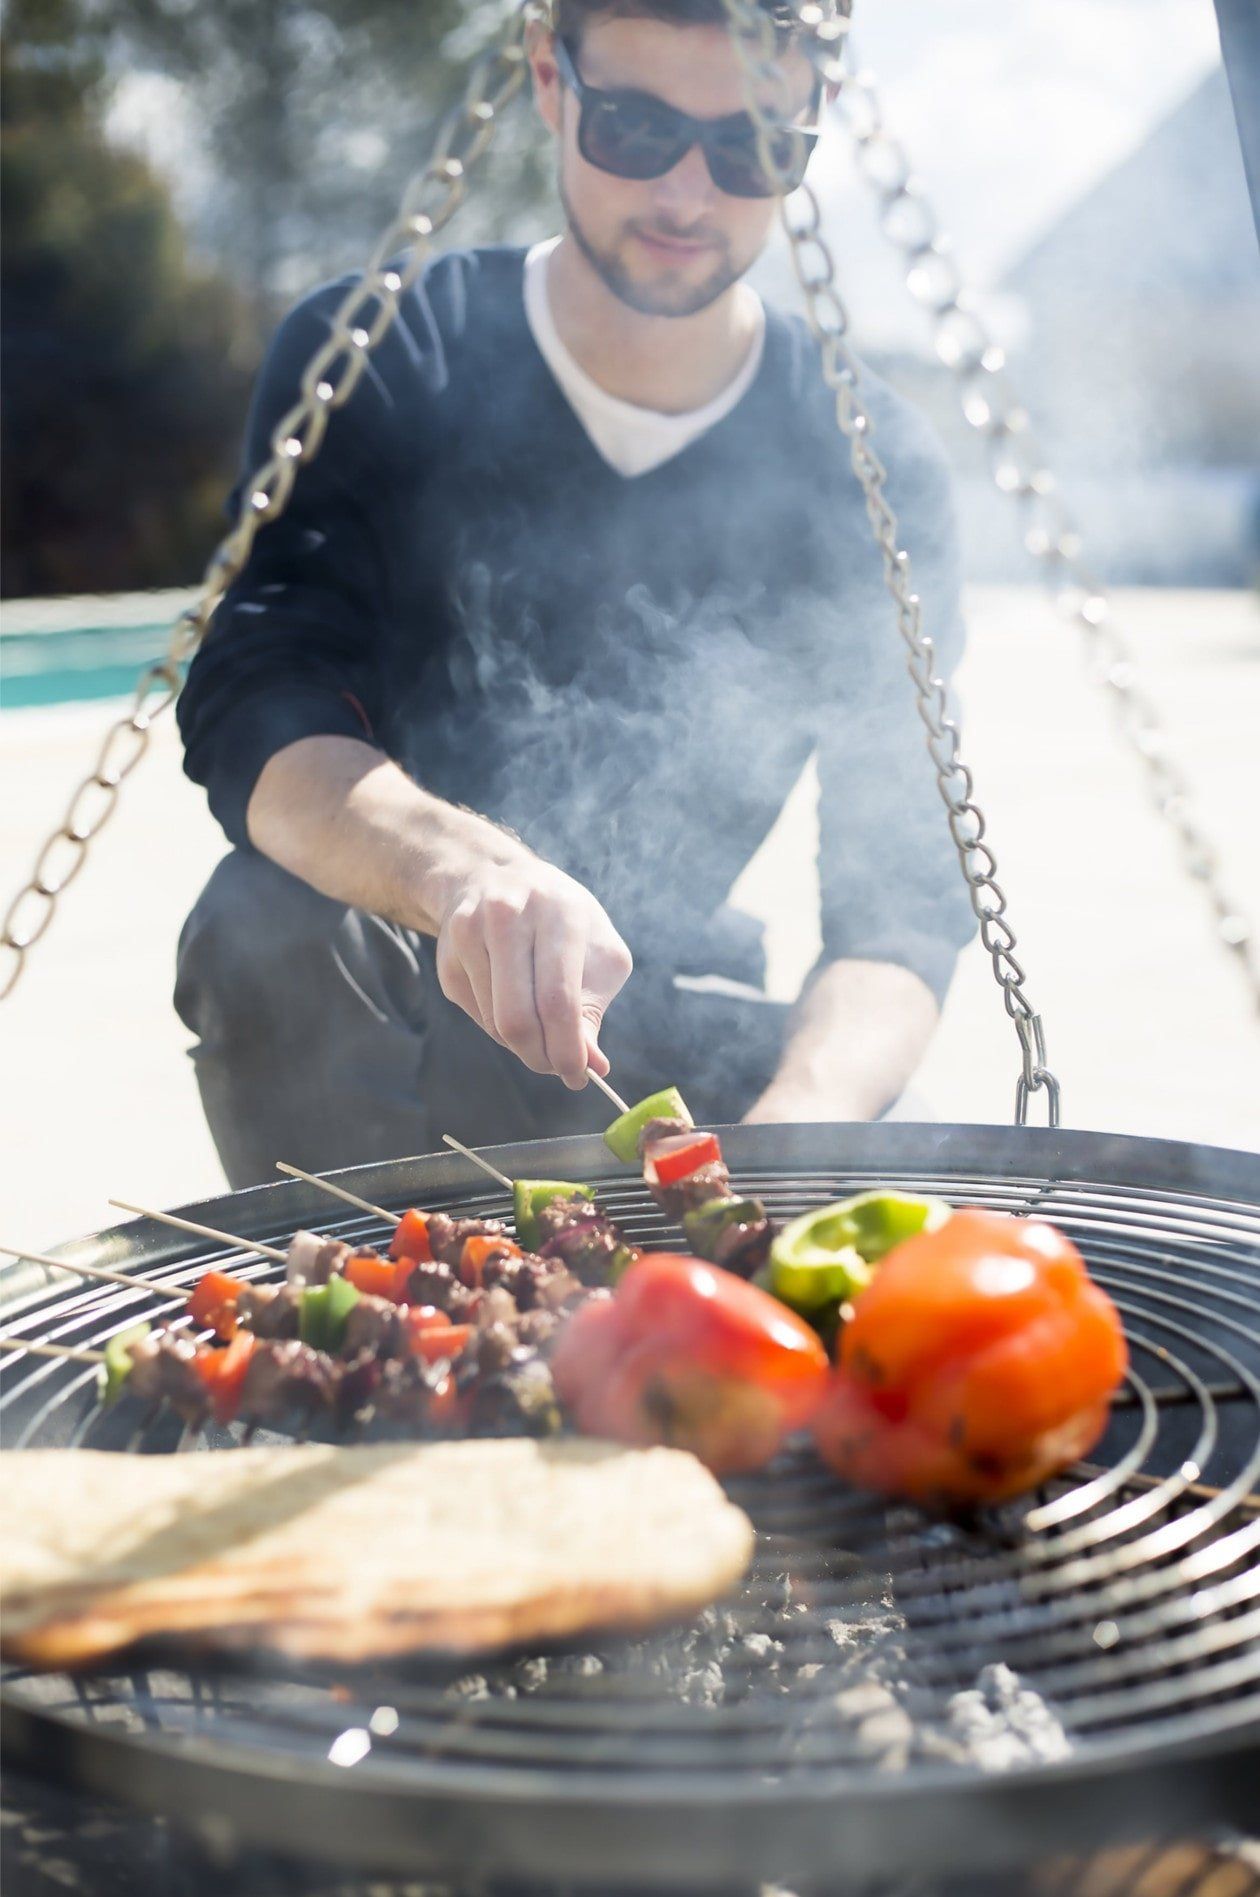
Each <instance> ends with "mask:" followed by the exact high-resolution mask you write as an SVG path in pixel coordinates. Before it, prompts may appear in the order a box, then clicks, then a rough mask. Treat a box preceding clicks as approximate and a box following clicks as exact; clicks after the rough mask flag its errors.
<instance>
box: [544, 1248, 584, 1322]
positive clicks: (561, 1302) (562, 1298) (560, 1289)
mask: <svg viewBox="0 0 1260 1897" xmlns="http://www.w3.org/2000/svg"><path fill="white" fill-rule="evenodd" d="M548 1262H549V1263H551V1264H553V1265H554V1267H555V1269H554V1270H553V1271H552V1273H551V1275H550V1276H549V1277H546V1278H544V1279H543V1280H542V1282H541V1283H540V1285H539V1287H538V1302H539V1308H540V1309H541V1310H544V1311H567V1310H568V1309H569V1307H570V1306H571V1305H574V1304H580V1303H582V1301H583V1300H584V1299H585V1298H587V1297H597V1296H598V1295H599V1291H598V1289H597V1290H595V1291H591V1290H590V1288H589V1287H588V1286H586V1285H584V1284H583V1283H582V1281H581V1279H580V1278H575V1277H574V1275H573V1273H572V1272H571V1271H570V1270H569V1268H568V1266H567V1265H566V1264H564V1262H563V1261H562V1260H561V1259H558V1258H557V1259H551V1260H549V1261H548Z"/></svg>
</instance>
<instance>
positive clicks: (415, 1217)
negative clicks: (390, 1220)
mask: <svg viewBox="0 0 1260 1897" xmlns="http://www.w3.org/2000/svg"><path fill="white" fill-rule="evenodd" d="M389 1255H390V1257H391V1258H393V1259H399V1258H409V1259H410V1260H411V1261H412V1263H413V1264H417V1265H427V1264H430V1263H432V1260H433V1247H432V1246H431V1245H430V1243H429V1221H428V1219H427V1218H426V1217H425V1215H424V1213H423V1212H417V1210H416V1208H415V1206H414V1205H413V1206H412V1207H411V1208H410V1209H409V1210H408V1211H406V1212H404V1213H403V1215H402V1217H401V1218H400V1219H399V1221H398V1229H397V1230H396V1231H395V1233H394V1236H393V1238H392V1239H391V1240H390V1245H389Z"/></svg>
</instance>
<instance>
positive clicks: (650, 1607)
mask: <svg viewBox="0 0 1260 1897" xmlns="http://www.w3.org/2000/svg"><path fill="white" fill-rule="evenodd" d="M752 1545H753V1531H752V1527H751V1524H750V1523H749V1521H748V1519H747V1517H746V1516H745V1515H744V1514H743V1513H742V1512H741V1511H740V1510H739V1509H737V1508H736V1507H734V1505H733V1504H732V1503H730V1502H728V1501H727V1499H726V1497H725V1495H724V1494H723V1493H722V1490H721V1488H720V1487H719V1486H718V1484H717V1483H716V1482H715V1481H714V1479H713V1477H712V1476H711V1475H710V1474H709V1473H708V1471H707V1470H706V1469H704V1468H703V1467H702V1466H701V1464H700V1463H699V1462H697V1461H696V1460H695V1458H694V1457H693V1456H690V1455H687V1454H685V1453H683V1452H682V1451H680V1450H675V1449H636V1450H630V1449H617V1448H614V1447H611V1446H609V1445H607V1444H604V1443H594V1442H581V1441H578V1442H567V1441H566V1442H559V1443H538V1442H533V1441H528V1440H523V1439H522V1440H511V1441H503V1442H460V1443H433V1444H426V1445H423V1446H412V1445H406V1444H385V1445H381V1446H379V1447H362V1448H335V1447H321V1446H319V1445H308V1446H305V1447H301V1448H298V1447H294V1448H275V1449H272V1448H258V1449H236V1450H226V1451H220V1452H211V1453H207V1454H191V1455H181V1456H137V1455H110V1454H104V1453H101V1452H99V1451H95V1450H86V1449H75V1450H63V1449H46V1450H41V1449H36V1450H23V1451H9V1452H5V1453H0V1597H2V1600H3V1622H2V1623H0V1650H2V1651H3V1652H4V1654H5V1655H6V1656H8V1657H11V1658H14V1659H19V1660H22V1661H23V1662H25V1663H26V1664H27V1665H30V1666H40V1667H65V1666H78V1665H83V1664H87V1663H89V1662H93V1661H97V1660H100V1659H103V1658H104V1657H105V1656H106V1655H108V1654H111V1653H114V1652H116V1651H118V1650H119V1649H121V1648H123V1647H128V1646H130V1645H132V1644H133V1643H134V1642H136V1641H138V1640H143V1639H145V1638H147V1637H150V1636H166V1637H177V1638H178V1639H179V1640H180V1642H181V1643H191V1644H195V1645H197V1646H200V1647H203V1648H216V1649H220V1650H240V1649H243V1648H254V1647H259V1648H267V1649H271V1650H273V1651H276V1652H280V1653H284V1654H287V1655H290V1656H293V1657H298V1658H304V1659H326V1660H336V1661H355V1660H369V1659H376V1658H381V1657H384V1656H386V1655H391V1654H401V1653H410V1652H420V1651H432V1652H447V1653H460V1654H473V1653H485V1652H491V1651H494V1650H496V1649H501V1648H504V1647H510V1646H515V1645H517V1644H520V1643H524V1642H537V1641H543V1640H553V1639H562V1638H568V1637H570V1636H572V1635H575V1634H578V1633H586V1632H589V1631H592V1630H595V1629H608V1630H615V1631H625V1632H631V1631H639V1630H641V1629H643V1628H646V1627H650V1626H654V1625H657V1624H658V1623H660V1622H663V1621H669V1620H674V1619H682V1618H686V1617H687V1616H688V1615H689V1614H691V1613H693V1612H695V1611H696V1610H697V1609H699V1608H700V1607H703V1606H705V1605H707V1604H708V1603H709V1602H710V1601H712V1600H714V1599H716V1598H717V1597H718V1596H720V1595H721V1594H723V1593H725V1592H726V1590H727V1589H728V1588H730V1587H731V1586H732V1585H733V1584H734V1583H735V1582H736V1581H737V1580H738V1579H739V1577H740V1575H741V1574H742V1573H743V1571H744V1569H745V1568H746V1566H747V1564H748V1561H749V1558H750V1556H751V1553H752Z"/></svg>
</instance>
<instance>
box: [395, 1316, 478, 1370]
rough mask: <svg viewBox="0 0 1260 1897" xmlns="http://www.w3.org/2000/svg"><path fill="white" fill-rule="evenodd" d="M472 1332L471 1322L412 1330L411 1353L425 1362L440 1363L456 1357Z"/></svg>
mask: <svg viewBox="0 0 1260 1897" xmlns="http://www.w3.org/2000/svg"><path fill="white" fill-rule="evenodd" d="M472 1334H473V1327H472V1325H471V1324H445V1325H443V1326H442V1327H441V1328H440V1329H437V1330H433V1329H429V1330H414V1331H413V1332H412V1333H411V1339H410V1343H411V1354H412V1356H413V1357H419V1358H421V1359H422V1360H423V1361H424V1362H425V1363H440V1362H441V1361H442V1360H443V1358H445V1359H447V1360H448V1361H451V1360H453V1359H454V1358H456V1357H458V1356H459V1354H460V1352H461V1351H462V1350H463V1349H464V1347H465V1346H466V1344H467V1343H468V1340H469V1338H470V1337H471V1336H472Z"/></svg>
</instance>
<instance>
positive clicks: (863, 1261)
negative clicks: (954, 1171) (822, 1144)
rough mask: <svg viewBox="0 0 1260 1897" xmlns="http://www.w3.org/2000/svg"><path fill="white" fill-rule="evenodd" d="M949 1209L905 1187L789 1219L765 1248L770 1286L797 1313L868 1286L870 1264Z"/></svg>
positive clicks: (938, 1221)
mask: <svg viewBox="0 0 1260 1897" xmlns="http://www.w3.org/2000/svg"><path fill="white" fill-rule="evenodd" d="M951 1210H952V1208H951V1207H950V1206H949V1205H947V1204H946V1203H945V1201H944V1200H943V1199H930V1198H918V1197H915V1196H913V1195H912V1194H910V1193H905V1192H863V1193H859V1194H858V1196H857V1197H856V1198H853V1199H841V1200H837V1201H836V1202H835V1203H834V1204H832V1205H824V1206H819V1207H818V1208H817V1209H816V1210H815V1211H813V1212H805V1213H803V1214H802V1215H801V1217H800V1218H798V1219H793V1220H792V1222H791V1224H790V1225H785V1226H784V1228H783V1230H782V1231H781V1232H780V1233H779V1235H778V1237H777V1238H776V1239H775V1240H774V1243H773V1244H772V1245H771V1247H770V1288H771V1290H772V1291H773V1292H774V1294H775V1296H776V1297H778V1298H782V1300H783V1302H784V1303H785V1304H790V1305H791V1306H792V1309H793V1310H795V1311H800V1312H801V1313H802V1314H803V1315H809V1314H810V1313H811V1312H814V1311H819V1310H822V1309H823V1308H824V1307H825V1306H827V1305H829V1304H835V1303H837V1302H843V1300H844V1299H846V1298H851V1297H853V1296H855V1295H856V1293H857V1292H859V1291H861V1290H862V1289H863V1288H864V1287H865V1286H866V1285H868V1284H869V1283H870V1281H871V1279H872V1277H873V1276H874V1270H873V1267H874V1266H875V1265H877V1264H878V1263H879V1261H880V1259H881V1258H883V1257H885V1255H886V1254H887V1253H888V1252H890V1251H891V1250H892V1249H893V1247H894V1246H895V1245H900V1244H901V1243H902V1241H903V1240H904V1239H907V1238H914V1237H915V1236H916V1235H917V1234H918V1233H919V1232H934V1231H935V1230H936V1229H937V1227H938V1226H940V1225H943V1224H944V1222H945V1220H946V1219H947V1218H948V1217H949V1215H950V1212H951Z"/></svg>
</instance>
